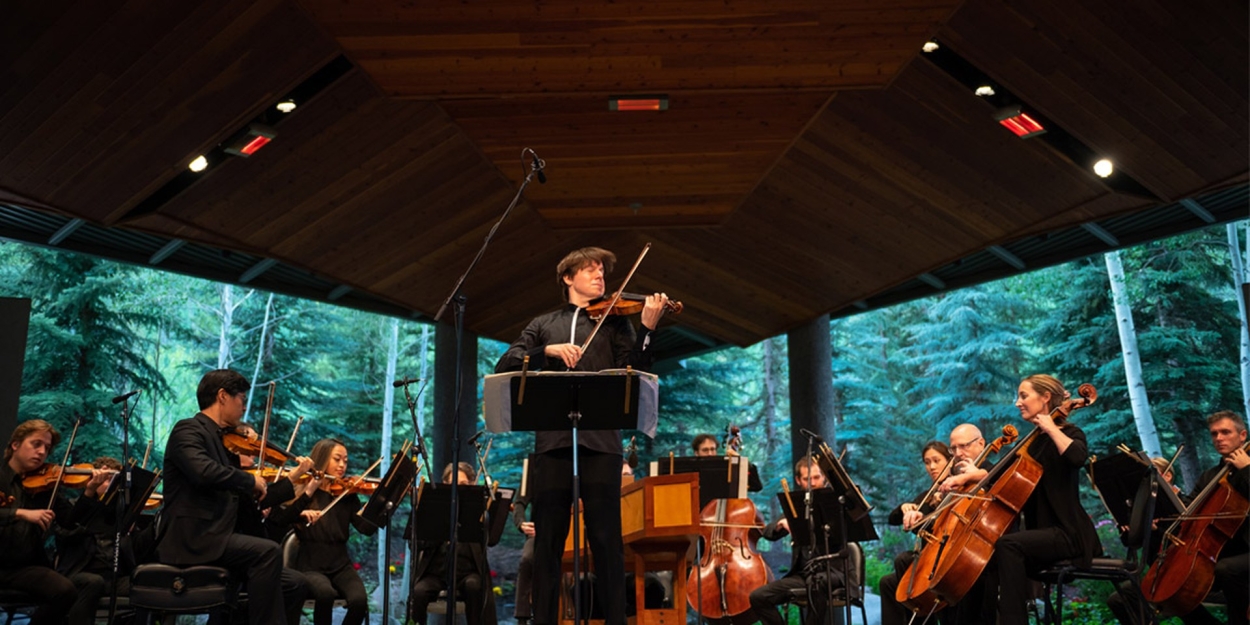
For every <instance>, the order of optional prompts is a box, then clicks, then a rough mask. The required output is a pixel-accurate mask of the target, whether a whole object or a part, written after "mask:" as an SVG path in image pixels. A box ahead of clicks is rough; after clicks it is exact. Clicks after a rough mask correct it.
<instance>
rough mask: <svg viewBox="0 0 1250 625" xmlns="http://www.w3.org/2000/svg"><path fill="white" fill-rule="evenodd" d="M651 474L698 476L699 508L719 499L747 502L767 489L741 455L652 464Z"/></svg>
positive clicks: (752, 467)
mask: <svg viewBox="0 0 1250 625" xmlns="http://www.w3.org/2000/svg"><path fill="white" fill-rule="evenodd" d="M648 471H649V472H650V473H649V474H650V475H652V476H655V475H670V474H674V473H697V474H698V475H699V506H700V508H702V507H703V506H706V505H707V504H708V502H710V501H713V500H716V499H745V498H746V497H747V493H752V492H758V491H761V490H763V489H764V485H763V483H761V482H760V474H759V471H758V470H757V469H756V468H755V465H753V464H751V463H750V461H749V460H747V459H746V458H744V457H742V456H677V457H674V458H672V459H671V462H670V459H669V458H668V457H663V458H660V459H658V460H653V461H651V464H650V466H649V468H648Z"/></svg>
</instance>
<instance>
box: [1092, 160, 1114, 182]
mask: <svg viewBox="0 0 1250 625" xmlns="http://www.w3.org/2000/svg"><path fill="white" fill-rule="evenodd" d="M1113 171H1115V167H1114V166H1112V164H1111V161H1110V160H1108V159H1105V158H1104V159H1100V160H1099V161H1098V162H1097V163H1094V173H1096V174H1098V177H1099V178H1106V177H1107V176H1110V175H1111V173H1112V172H1113Z"/></svg>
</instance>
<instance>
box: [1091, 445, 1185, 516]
mask: <svg viewBox="0 0 1250 625" xmlns="http://www.w3.org/2000/svg"><path fill="white" fill-rule="evenodd" d="M1148 471H1154V472H1156V473H1158V470H1157V469H1155V466H1154V464H1153V463H1151V462H1150V457H1149V456H1147V455H1146V454H1145V452H1140V451H1139V452H1135V453H1134V454H1132V455H1129V454H1125V453H1118V454H1115V455H1113V456H1107V457H1106V458H1100V459H1098V460H1096V461H1094V462H1092V463H1090V466H1089V477H1090V480H1091V481H1093V482H1094V487H1095V488H1097V489H1098V493H1099V495H1100V496H1101V497H1102V499H1103V502H1105V503H1106V505H1107V510H1109V511H1110V512H1111V516H1112V517H1114V518H1115V522H1116V525H1117V526H1119V527H1128V526H1129V521H1130V519H1132V515H1133V498H1134V497H1136V496H1137V489H1138V487H1139V486H1141V481H1142V478H1144V477H1146V476H1147V475H1148ZM1159 486H1160V488H1159V495H1160V496H1159V498H1158V499H1156V500H1155V511H1154V518H1155V519H1160V518H1165V519H1166V518H1176V517H1178V516H1180V515H1181V513H1182V512H1184V511H1185V504H1183V503H1181V500H1180V498H1179V497H1177V496H1176V491H1174V490H1172V485H1171V484H1168V483H1167V482H1166V481H1165V480H1164V479H1163V476H1161V475H1160V476H1159Z"/></svg>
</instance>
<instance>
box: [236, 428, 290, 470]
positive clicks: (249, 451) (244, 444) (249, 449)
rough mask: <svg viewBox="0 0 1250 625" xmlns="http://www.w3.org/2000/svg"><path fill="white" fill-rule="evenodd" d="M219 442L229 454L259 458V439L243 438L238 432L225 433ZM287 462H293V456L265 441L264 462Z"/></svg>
mask: <svg viewBox="0 0 1250 625" xmlns="http://www.w3.org/2000/svg"><path fill="white" fill-rule="evenodd" d="M221 442H222V443H223V444H224V445H225V446H226V449H227V450H228V451H230V452H231V453H235V454H238V455H240V456H253V457H259V456H260V439H259V438H252V437H248V436H244V435H242V434H239V433H238V432H226V433H225V434H223V435H222V437H221ZM288 460H295V454H292V453H289V452H287V451H286V450H284V449H282V448H281V447H278V446H277V445H274V444H273V443H271V442H268V441H266V443H265V462H267V463H269V464H275V465H280V464H282V463H284V462H286V461H288Z"/></svg>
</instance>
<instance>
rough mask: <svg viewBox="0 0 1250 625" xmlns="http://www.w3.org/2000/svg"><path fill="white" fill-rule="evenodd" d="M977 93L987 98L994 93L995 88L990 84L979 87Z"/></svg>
mask: <svg viewBox="0 0 1250 625" xmlns="http://www.w3.org/2000/svg"><path fill="white" fill-rule="evenodd" d="M976 94H977V95H979V96H981V97H983V98H985V97H989V96H992V95H994V88H993V87H991V86H989V85H981V86H980V87H977V90H976Z"/></svg>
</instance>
